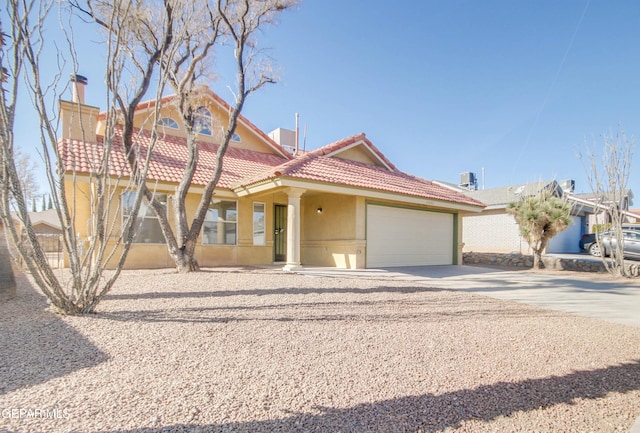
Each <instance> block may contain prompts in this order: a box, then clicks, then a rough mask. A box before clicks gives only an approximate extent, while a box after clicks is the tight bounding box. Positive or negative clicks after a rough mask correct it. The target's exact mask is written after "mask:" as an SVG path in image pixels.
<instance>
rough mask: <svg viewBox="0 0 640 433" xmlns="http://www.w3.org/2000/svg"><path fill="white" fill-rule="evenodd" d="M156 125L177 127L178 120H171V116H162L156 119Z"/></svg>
mask: <svg viewBox="0 0 640 433" xmlns="http://www.w3.org/2000/svg"><path fill="white" fill-rule="evenodd" d="M158 125H161V126H166V127H167V128H174V129H178V128H179V127H178V122H176V121H175V120H173V119H172V118H171V117H162V118H160V120H158Z"/></svg>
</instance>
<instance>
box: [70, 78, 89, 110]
mask: <svg viewBox="0 0 640 433" xmlns="http://www.w3.org/2000/svg"><path fill="white" fill-rule="evenodd" d="M69 80H70V81H71V83H72V84H71V101H72V102H75V103H76V104H84V86H86V85H87V84H88V83H89V80H87V77H85V76H83V75H78V74H71V76H70V77H69Z"/></svg>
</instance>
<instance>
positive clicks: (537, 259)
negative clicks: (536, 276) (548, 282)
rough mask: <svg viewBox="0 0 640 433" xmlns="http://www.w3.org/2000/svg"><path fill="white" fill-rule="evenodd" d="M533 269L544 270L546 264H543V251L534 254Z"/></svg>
mask: <svg viewBox="0 0 640 433" xmlns="http://www.w3.org/2000/svg"><path fill="white" fill-rule="evenodd" d="M533 269H544V263H543V262H542V251H534V252H533Z"/></svg>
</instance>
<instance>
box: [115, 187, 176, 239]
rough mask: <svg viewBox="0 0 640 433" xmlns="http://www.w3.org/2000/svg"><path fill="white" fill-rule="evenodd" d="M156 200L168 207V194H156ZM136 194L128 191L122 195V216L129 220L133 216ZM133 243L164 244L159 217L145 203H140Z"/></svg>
mask: <svg viewBox="0 0 640 433" xmlns="http://www.w3.org/2000/svg"><path fill="white" fill-rule="evenodd" d="M155 198H156V199H157V200H158V201H160V202H161V203H162V204H164V205H165V206H166V205H167V194H155ZM135 200H136V193H135V192H133V191H128V192H125V193H124V194H122V216H123V218H127V217H129V216H130V215H131V211H132V210H133V205H134V204H135ZM133 242H134V243H136V244H163V243H164V242H165V241H164V236H163V235H162V230H161V229H160V223H159V222H158V217H157V216H156V214H155V212H154V211H153V209H151V207H149V206H148V205H147V204H146V203H145V202H144V201H143V202H142V203H140V209H139V210H138V218H137V219H136V223H135V230H134V234H133Z"/></svg>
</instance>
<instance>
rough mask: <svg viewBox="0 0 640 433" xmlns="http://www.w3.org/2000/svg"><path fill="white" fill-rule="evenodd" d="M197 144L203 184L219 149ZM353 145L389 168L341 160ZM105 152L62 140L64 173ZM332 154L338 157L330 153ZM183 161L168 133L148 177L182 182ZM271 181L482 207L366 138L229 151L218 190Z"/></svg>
mask: <svg viewBox="0 0 640 433" xmlns="http://www.w3.org/2000/svg"><path fill="white" fill-rule="evenodd" d="M115 133H116V135H115V137H114V140H113V144H112V149H111V151H110V154H109V156H110V164H109V167H110V175H112V176H124V177H128V176H129V175H130V170H129V166H128V164H127V162H126V157H125V152H124V147H123V145H122V137H121V133H122V129H121V128H120V127H118V128H116V130H115ZM136 133H137V135H136V138H135V141H136V144H137V145H138V146H139V149H140V153H141V158H144V157H145V155H146V152H147V149H148V148H149V145H150V143H151V135H150V133H149V132H148V131H142V130H140V131H136ZM198 144H199V158H198V168H197V170H196V173H195V176H194V178H193V181H192V183H193V184H194V185H205V184H206V183H207V182H208V180H209V179H210V177H211V175H212V173H213V171H214V168H215V161H216V151H217V150H218V146H217V145H212V144H209V143H204V142H199V143H198ZM357 144H362V145H364V146H367V147H368V148H369V150H370V151H371V152H373V153H374V154H375V155H377V157H378V158H380V160H381V161H383V162H384V164H386V166H387V167H389V168H387V167H381V166H376V165H371V164H366V163H362V162H356V161H352V160H347V159H344V158H340V155H339V151H340V150H341V149H346V148H348V147H350V146H352V145H357ZM103 149H104V147H103V144H102V143H101V142H100V143H97V144H83V143H81V142H78V141H69V140H65V141H62V142H61V143H60V145H59V152H60V157H61V158H62V160H63V162H64V168H65V170H67V171H74V170H75V171H76V172H79V173H90V172H93V171H94V168H93V167H92V161H93V163H95V161H99V158H100V157H101V156H102V152H103ZM336 152H338V154H337V155H334V154H335V153H336ZM328 155H332V156H328ZM186 158H187V146H186V140H185V139H184V138H180V137H175V136H171V135H166V136H164V137H162V139H159V140H158V141H157V142H156V144H155V147H154V150H153V153H152V157H151V162H150V166H149V171H148V179H153V180H155V181H161V182H169V183H178V182H180V180H181V178H182V173H183V170H184V167H185V161H186ZM275 178H293V179H300V180H308V181H317V182H323V183H328V184H334V185H344V186H351V187H357V188H364V189H369V190H375V191H383V192H390V193H397V194H403V195H407V196H414V197H421V198H426V199H434V200H441V201H444V202H451V203H459V204H465V205H471V206H481V207H483V206H484V204H483V203H481V202H480V201H478V200H475V199H473V198H471V197H468V196H466V195H464V194H462V193H459V192H455V191H452V190H451V189H448V188H445V187H443V186H440V185H437V184H435V183H433V182H431V181H428V180H425V179H421V178H419V177H416V176H412V175H409V174H407V173H404V172H402V171H400V170H398V169H397V168H396V167H395V166H394V165H393V164H392V163H391V162H390V161H389V160H388V159H387V158H386V157H385V156H384V155H383V154H382V153H381V152H380V151H379V150H378V149H377V148H375V146H373V144H372V143H371V142H370V141H369V140H368V139H367V138H366V136H365V135H364V134H358V135H354V136H352V137H348V138H345V139H343V140H339V141H336V142H335V143H331V144H329V145H326V146H324V147H321V148H319V149H316V150H313V151H310V152H306V153H304V154H302V155H300V156H298V157H297V158H294V159H291V160H288V159H287V158H284V157H282V156H279V155H274V154H266V153H261V152H255V151H252V150H247V149H239V148H236V147H229V148H228V149H227V152H226V154H225V156H224V160H223V173H222V176H221V177H220V181H219V182H218V187H219V188H230V189H233V188H236V187H247V186H250V185H253V184H257V183H261V182H263V181H267V180H269V179H275Z"/></svg>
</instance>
